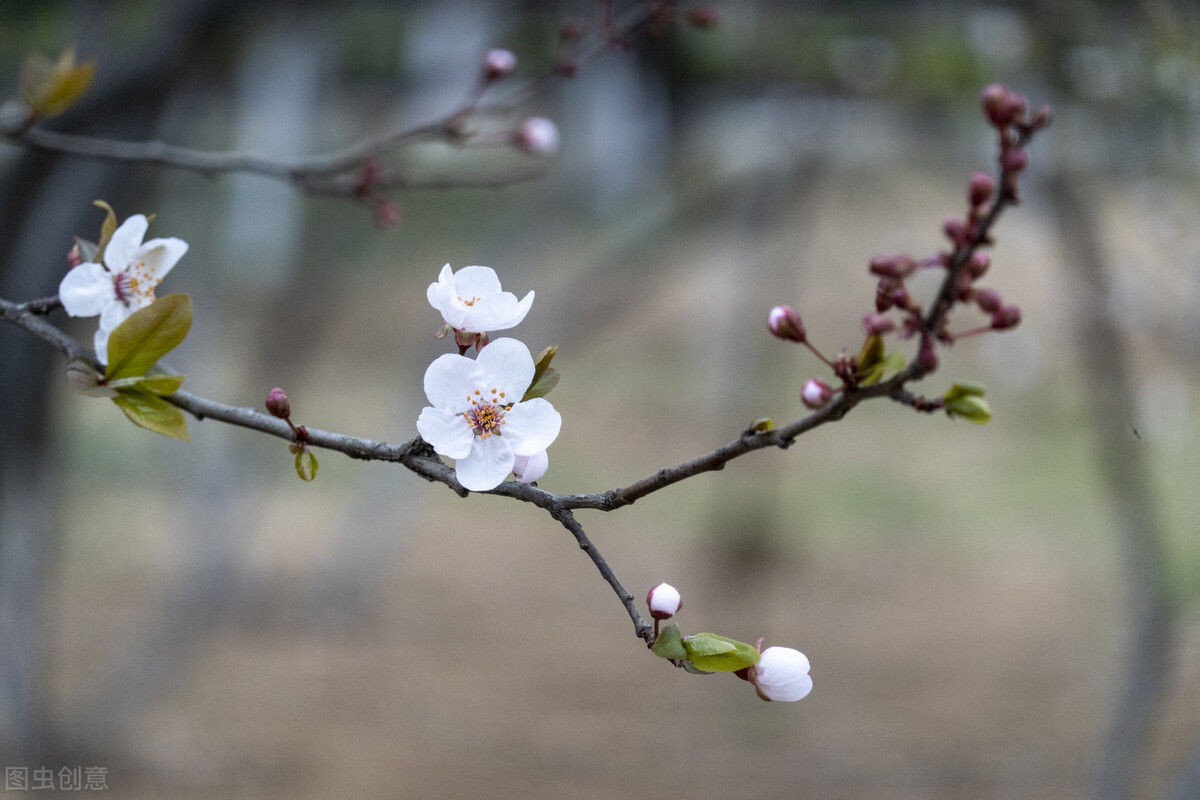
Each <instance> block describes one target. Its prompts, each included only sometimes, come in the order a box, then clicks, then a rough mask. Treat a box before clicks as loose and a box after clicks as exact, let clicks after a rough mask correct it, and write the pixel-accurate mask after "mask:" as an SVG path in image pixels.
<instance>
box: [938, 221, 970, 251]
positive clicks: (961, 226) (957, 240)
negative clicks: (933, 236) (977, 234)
mask: <svg viewBox="0 0 1200 800" xmlns="http://www.w3.org/2000/svg"><path fill="white" fill-rule="evenodd" d="M942 232H943V233H945V234H946V237H947V238H948V239H950V241H952V242H954V244H955V246H956V247H957V246H958V245H961V244H965V243H966V241H967V239H968V238H969V237H970V235H971V233H970V228H968V227H967V223H966V222H964V221H963V220H961V219H959V218H958V217H951V218H950V219H948V220H946V221H945V222H943V223H942Z"/></svg>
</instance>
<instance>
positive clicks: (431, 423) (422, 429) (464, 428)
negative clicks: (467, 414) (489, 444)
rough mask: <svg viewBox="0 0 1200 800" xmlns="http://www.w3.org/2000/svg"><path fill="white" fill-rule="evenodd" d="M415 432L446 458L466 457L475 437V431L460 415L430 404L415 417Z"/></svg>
mask: <svg viewBox="0 0 1200 800" xmlns="http://www.w3.org/2000/svg"><path fill="white" fill-rule="evenodd" d="M417 432H418V433H420V434H421V438H422V439H424V440H425V441H427V442H429V444H430V445H432V446H433V449H434V450H436V451H437V452H438V453H440V454H441V455H444V456H446V457H447V458H466V457H467V455H469V454H470V452H471V444H472V442H473V440H474V439H475V432H474V431H473V430H471V426H470V425H469V424H468V423H467V421H466V420H465V419H463V417H462V415H460V414H453V413H451V412H449V411H445V410H443V409H440V408H432V407H430V406H426V407H425V408H423V409H422V410H421V416H419V417H417Z"/></svg>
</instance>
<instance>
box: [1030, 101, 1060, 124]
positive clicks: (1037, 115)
mask: <svg viewBox="0 0 1200 800" xmlns="http://www.w3.org/2000/svg"><path fill="white" fill-rule="evenodd" d="M1053 120H1054V110H1053V109H1052V108H1050V106H1042V107H1041V108H1039V109H1038V110H1037V111H1035V112H1034V114H1033V119H1031V120H1029V127H1031V128H1034V129H1035V130H1036V129H1038V128H1044V127H1046V126H1047V125H1049V124H1050V123H1051V122H1052V121H1053Z"/></svg>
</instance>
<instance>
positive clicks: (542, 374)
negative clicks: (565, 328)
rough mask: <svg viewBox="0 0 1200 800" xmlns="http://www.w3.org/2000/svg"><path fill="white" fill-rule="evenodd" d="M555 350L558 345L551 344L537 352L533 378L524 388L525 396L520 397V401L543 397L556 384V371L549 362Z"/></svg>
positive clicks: (552, 358) (557, 375)
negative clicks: (527, 386) (526, 387)
mask: <svg viewBox="0 0 1200 800" xmlns="http://www.w3.org/2000/svg"><path fill="white" fill-rule="evenodd" d="M557 352H558V346H557V345H551V346H550V347H547V348H546V349H545V350H543V351H542V352H540V353H538V356H537V358H535V359H534V360H533V380H531V381H530V382H529V388H528V389H526V390H525V396H524V397H522V398H521V402H522V403H523V402H525V401H526V400H532V399H533V398H535V397H545V396H546V395H548V394H550V390H551V389H553V388H554V387H555V386H557V385H558V378H559V374H558V371H557V370H555V369H553V368H552V367H551V366H550V362H551V361H553V360H554V354H555V353H557Z"/></svg>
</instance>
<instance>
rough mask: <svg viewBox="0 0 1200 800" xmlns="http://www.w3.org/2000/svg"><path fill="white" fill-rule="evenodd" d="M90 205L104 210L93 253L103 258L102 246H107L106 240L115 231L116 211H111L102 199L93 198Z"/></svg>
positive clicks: (94, 255) (95, 256)
mask: <svg viewBox="0 0 1200 800" xmlns="http://www.w3.org/2000/svg"><path fill="white" fill-rule="evenodd" d="M92 205H94V206H95V207H96V208H102V209H104V211H105V214H104V222H102V223H100V241H98V242H96V250H95V253H94V254H93V257H94V258H103V257H104V248H106V247H108V240H109V239H111V238H112V235H113V234H114V233H116V231H117V212H115V211H113V209H112V206H110V205H109V204H108V203H106V202H104V201H103V200H93V201H92ZM88 260H91V259H88Z"/></svg>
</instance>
